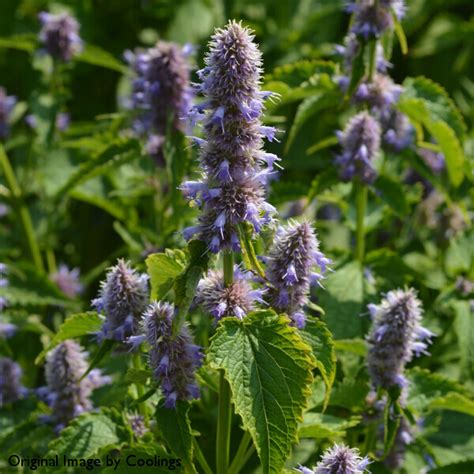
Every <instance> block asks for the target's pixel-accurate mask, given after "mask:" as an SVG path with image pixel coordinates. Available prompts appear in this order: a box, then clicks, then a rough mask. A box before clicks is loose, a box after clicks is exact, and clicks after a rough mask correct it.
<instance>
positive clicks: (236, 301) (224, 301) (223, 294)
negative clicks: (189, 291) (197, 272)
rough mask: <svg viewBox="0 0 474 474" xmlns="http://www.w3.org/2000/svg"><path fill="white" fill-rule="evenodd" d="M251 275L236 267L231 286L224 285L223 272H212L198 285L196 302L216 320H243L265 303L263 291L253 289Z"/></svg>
mask: <svg viewBox="0 0 474 474" xmlns="http://www.w3.org/2000/svg"><path fill="white" fill-rule="evenodd" d="M250 279H251V275H250V274H249V273H248V272H245V271H242V270H240V268H239V267H238V266H234V277H233V281H232V283H231V284H230V285H227V286H226V285H225V284H224V275H223V273H222V272H221V271H210V272H209V273H208V274H207V276H206V277H205V278H203V279H202V280H201V281H200V282H199V285H198V288H197V293H196V302H197V303H198V304H200V305H202V307H203V308H204V309H205V310H206V311H207V312H209V313H210V314H211V315H212V316H214V317H215V318H216V321H218V320H219V319H221V318H223V317H225V316H235V317H237V318H239V319H243V318H244V317H245V316H246V315H247V314H248V313H249V312H250V311H252V310H254V309H255V304H256V303H263V299H262V297H263V293H264V291H263V290H261V289H253V288H252V286H251V284H250Z"/></svg>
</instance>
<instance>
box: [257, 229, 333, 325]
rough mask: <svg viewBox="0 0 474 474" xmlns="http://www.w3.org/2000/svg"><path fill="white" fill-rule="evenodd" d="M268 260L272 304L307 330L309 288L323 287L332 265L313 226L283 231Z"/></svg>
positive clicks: (280, 232) (269, 292) (267, 274)
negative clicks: (324, 279) (321, 285)
mask: <svg viewBox="0 0 474 474" xmlns="http://www.w3.org/2000/svg"><path fill="white" fill-rule="evenodd" d="M266 261H267V271H266V276H267V279H268V282H269V285H268V293H267V294H268V300H269V302H270V305H271V306H272V307H273V308H275V309H276V310H277V311H280V312H285V313H287V314H288V316H290V318H291V319H292V321H293V323H294V324H295V325H296V326H297V327H299V328H302V327H304V325H305V320H306V317H305V314H304V309H303V308H304V305H305V304H306V303H307V302H308V293H309V289H310V285H311V283H319V284H320V282H321V280H322V279H323V278H324V273H325V272H326V270H327V267H328V265H329V264H330V263H331V261H330V260H329V259H328V258H327V257H325V256H324V254H323V253H322V252H321V251H320V249H319V241H318V239H317V238H316V235H315V233H314V230H313V228H312V226H311V224H310V223H308V222H303V223H302V224H294V225H293V224H290V225H288V226H287V227H286V228H283V229H280V231H279V233H278V234H277V236H276V240H275V243H274V245H273V247H272V248H271V249H270V253H269V256H268V258H267V259H266Z"/></svg>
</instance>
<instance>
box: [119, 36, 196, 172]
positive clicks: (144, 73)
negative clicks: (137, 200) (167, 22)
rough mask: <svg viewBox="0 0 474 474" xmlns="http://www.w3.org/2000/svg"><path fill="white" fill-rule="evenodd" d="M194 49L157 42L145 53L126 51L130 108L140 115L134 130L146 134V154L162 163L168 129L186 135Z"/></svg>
mask: <svg viewBox="0 0 474 474" xmlns="http://www.w3.org/2000/svg"><path fill="white" fill-rule="evenodd" d="M191 52H192V48H190V47H189V46H185V47H181V46H179V45H177V44H174V43H168V42H165V41H158V43H157V44H156V45H155V46H154V47H153V48H149V49H145V50H136V51H135V52H134V53H133V52H131V51H127V52H126V53H125V59H126V60H127V62H128V63H129V65H130V68H131V70H132V71H133V75H134V77H133V82H132V96H131V100H130V106H131V107H132V108H133V109H135V110H137V111H138V116H137V119H136V120H135V122H134V128H135V130H136V132H137V133H138V134H140V135H142V134H147V136H148V137H149V138H148V143H147V152H148V153H149V154H150V155H152V156H153V157H155V158H156V160H157V162H158V163H163V154H162V146H163V144H164V141H165V136H166V133H167V130H168V127H169V126H171V129H172V130H180V131H182V132H184V131H185V130H184V124H185V122H184V121H183V118H184V117H186V115H187V113H188V112H189V109H190V107H191V100H192V96H193V94H192V90H191V86H190V82H189V80H190V65H189V55H190V53H191Z"/></svg>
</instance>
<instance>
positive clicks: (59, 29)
mask: <svg viewBox="0 0 474 474" xmlns="http://www.w3.org/2000/svg"><path fill="white" fill-rule="evenodd" d="M39 20H40V22H41V26H42V28H41V31H40V33H39V39H40V42H41V44H42V45H43V48H44V50H45V51H46V52H47V53H48V54H49V55H51V56H52V57H53V58H54V59H57V60H60V61H63V62H68V61H70V60H71V59H72V58H73V57H74V56H75V55H76V54H78V53H80V52H81V50H82V46H83V44H82V40H81V38H80V37H79V23H78V22H77V20H76V19H75V18H74V17H72V16H71V15H68V14H67V13H61V14H59V15H52V14H51V13H47V12H42V13H40V14H39Z"/></svg>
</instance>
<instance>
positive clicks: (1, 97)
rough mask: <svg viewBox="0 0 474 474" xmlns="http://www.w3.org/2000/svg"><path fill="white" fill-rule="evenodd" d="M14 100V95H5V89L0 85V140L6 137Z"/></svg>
mask: <svg viewBox="0 0 474 474" xmlns="http://www.w3.org/2000/svg"><path fill="white" fill-rule="evenodd" d="M16 102H17V100H16V97H15V96H13V95H7V91H6V90H5V89H4V88H3V87H0V140H4V139H5V138H7V137H8V134H9V132H10V118H11V113H12V111H13V107H15V104H16Z"/></svg>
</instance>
